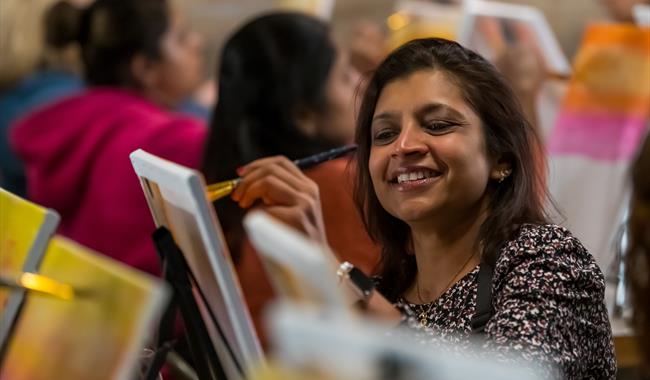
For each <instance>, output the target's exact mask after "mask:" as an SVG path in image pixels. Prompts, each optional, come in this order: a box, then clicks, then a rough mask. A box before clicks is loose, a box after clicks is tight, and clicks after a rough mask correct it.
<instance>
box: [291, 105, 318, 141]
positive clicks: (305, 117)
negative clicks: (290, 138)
mask: <svg viewBox="0 0 650 380" xmlns="http://www.w3.org/2000/svg"><path fill="white" fill-rule="evenodd" d="M316 118H317V115H316V113H315V112H314V111H312V110H308V109H306V108H302V109H300V110H299V111H298V112H297V113H296V127H298V129H299V130H300V132H302V133H303V134H305V135H307V136H309V137H316V136H318V123H317V121H316Z"/></svg>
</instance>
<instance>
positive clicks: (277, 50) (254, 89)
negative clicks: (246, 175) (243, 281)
mask: <svg viewBox="0 0 650 380" xmlns="http://www.w3.org/2000/svg"><path fill="white" fill-rule="evenodd" d="M336 54H337V52H336V48H335V46H334V45H333V42H332V40H331V37H330V33H329V28H328V26H327V25H326V24H325V23H323V22H321V21H319V20H318V19H316V18H313V17H311V16H308V15H304V14H300V13H291V12H287V13H272V14H268V15H265V16H261V17H258V18H256V19H254V20H253V21H251V22H249V23H247V24H246V25H244V26H243V27H242V28H241V29H239V30H238V31H237V32H235V34H234V35H233V36H232V37H230V39H229V40H228V41H227V42H226V44H225V47H224V49H223V52H222V55H221V62H220V70H219V73H218V78H219V96H218V103H217V106H216V109H215V111H214V116H213V119H212V123H211V129H210V134H209V137H208V141H207V144H206V146H205V152H204V159H203V174H204V175H205V177H206V180H207V181H208V182H209V183H213V182H218V181H222V180H226V179H230V178H233V177H236V173H235V169H236V168H237V167H239V166H242V165H245V164H247V163H249V162H251V161H253V160H256V159H258V158H261V157H265V156H273V155H284V156H287V157H288V158H290V159H297V158H301V157H304V156H308V155H311V154H314V153H317V152H320V151H323V150H326V149H330V148H333V147H335V146H337V145H339V144H340V142H339V141H328V140H327V139H325V138H323V137H319V136H317V137H310V136H306V135H305V134H304V133H303V132H302V131H301V130H300V129H299V128H298V126H297V123H296V120H297V118H298V116H299V115H300V113H301V112H309V111H312V112H318V111H321V110H324V109H325V107H326V104H327V103H326V102H327V99H326V94H325V89H326V85H327V81H328V78H329V74H330V71H331V69H332V67H333V65H334V62H335V60H336ZM215 208H216V210H217V215H218V216H219V220H220V222H221V225H222V227H223V229H224V233H225V236H226V239H227V240H228V244H229V246H230V249H231V251H232V253H233V254H234V255H235V257H236V255H237V253H238V252H239V250H240V245H241V241H242V238H243V230H242V227H241V220H242V218H243V215H244V211H243V210H241V209H240V208H239V207H238V206H237V205H236V204H235V203H233V202H232V201H231V200H230V199H223V200H221V201H217V202H216V203H215Z"/></svg>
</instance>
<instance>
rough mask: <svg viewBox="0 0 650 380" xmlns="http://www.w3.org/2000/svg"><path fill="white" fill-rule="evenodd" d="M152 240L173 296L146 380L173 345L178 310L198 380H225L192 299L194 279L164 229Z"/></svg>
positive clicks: (179, 251)
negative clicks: (183, 324)
mask: <svg viewBox="0 0 650 380" xmlns="http://www.w3.org/2000/svg"><path fill="white" fill-rule="evenodd" d="M153 240H154V243H155V245H156V249H157V251H158V254H159V255H160V258H161V262H162V263H163V272H164V277H165V279H166V280H167V282H168V283H169V284H170V285H171V286H172V288H173V291H174V296H173V297H172V300H171V303H170V306H169V307H168V309H167V310H166V312H165V314H164V315H163V318H162V320H161V324H160V331H159V335H158V341H159V347H158V349H156V354H155V356H154V360H153V362H152V365H151V366H150V368H149V370H148V374H147V377H146V378H147V380H149V379H155V378H156V375H157V373H158V372H159V371H160V369H161V367H162V365H163V363H164V362H165V358H166V356H167V353H168V352H169V350H170V348H171V346H172V344H173V343H172V342H173V329H174V321H175V317H176V311H177V309H179V310H180V313H181V316H182V318H183V321H184V323H185V329H186V338H187V343H188V347H189V350H190V354H191V356H192V359H193V360H194V364H195V370H196V373H197V375H198V376H199V378H200V379H201V380H203V379H205V380H227V379H228V377H227V375H226V372H225V371H224V368H223V366H222V364H221V361H220V360H219V357H218V355H217V353H216V351H215V349H214V346H213V345H212V342H211V340H210V336H209V334H208V330H207V328H206V325H205V322H204V321H203V319H202V318H201V313H200V311H199V307H198V304H197V302H196V300H195V299H194V295H193V293H192V284H193V283H194V282H195V281H194V277H193V276H192V273H191V271H190V269H189V267H188V265H187V262H186V261H185V258H184V257H183V254H182V252H181V250H180V248H179V247H178V246H177V245H176V242H174V239H173V237H172V235H171V233H170V232H169V230H167V229H166V228H165V227H159V228H158V229H157V230H156V231H155V232H154V233H153ZM203 301H205V300H203ZM212 319H213V322H215V325H216V327H217V329H218V330H219V333H220V334H221V335H222V337H223V331H221V328H220V326H219V325H218V324H216V319H215V318H214V317H213V318H212ZM224 341H225V340H224ZM228 352H230V353H231V354H232V350H231V349H230V347H228Z"/></svg>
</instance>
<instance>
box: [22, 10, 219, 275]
mask: <svg viewBox="0 0 650 380" xmlns="http://www.w3.org/2000/svg"><path fill="white" fill-rule="evenodd" d="M79 41H80V43H81V55H82V59H83V63H84V68H85V70H84V74H85V80H86V83H87V84H88V85H89V88H88V89H87V90H86V91H84V92H82V93H81V94H79V95H76V96H73V97H70V98H67V99H64V100H62V101H60V102H57V103H54V104H52V105H49V106H47V107H45V108H42V109H40V110H38V111H37V112H35V113H33V114H31V115H29V116H27V117H26V118H25V119H23V120H21V121H20V122H18V123H17V124H16V125H15V127H14V128H13V129H12V131H11V136H10V137H11V142H12V146H13V148H14V150H15V151H16V153H17V154H18V156H19V157H20V158H21V159H22V161H23V162H24V164H25V170H26V177H27V194H28V197H29V198H30V199H31V200H33V201H34V202H36V203H39V204H41V205H43V206H46V207H51V208H53V209H55V210H57V211H58V212H59V213H60V214H61V224H60V229H59V232H60V233H61V234H63V235H65V236H68V237H70V238H72V239H73V240H76V241H78V242H80V243H82V244H84V245H86V246H88V247H90V248H93V249H95V250H97V251H99V252H101V253H104V254H106V255H108V256H110V257H113V258H115V259H117V260H120V261H122V262H124V263H127V264H129V265H131V266H134V267H136V268H139V269H141V270H144V271H147V272H150V273H153V274H158V273H159V269H160V268H159V264H158V259H157V255H156V253H155V250H154V246H153V244H152V243H151V237H150V234H151V232H152V231H153V230H154V225H153V221H152V218H151V214H150V212H149V209H148V207H147V203H146V201H145V198H144V196H143V195H142V190H141V188H140V184H139V181H138V178H137V177H136V176H135V174H134V172H133V168H132V167H131V163H130V161H129V154H130V153H131V152H132V151H134V150H136V149H138V148H142V149H144V150H146V151H148V152H150V153H152V154H155V155H158V156H161V157H163V158H166V159H169V160H171V161H174V162H177V163H180V164H182V165H185V166H189V167H198V166H199V163H200V162H199V161H200V157H201V148H202V146H203V142H204V140H205V135H206V133H207V129H206V128H205V126H204V125H203V124H202V123H201V122H199V121H198V120H195V119H192V118H188V117H182V116H179V115H176V114H174V113H172V112H171V111H170V109H171V108H173V107H174V106H175V105H176V104H177V102H179V101H180V100H181V99H183V98H184V97H186V96H187V95H188V94H189V93H190V92H192V91H193V90H194V88H195V87H196V86H197V85H198V84H199V82H200V80H201V74H202V73H201V71H202V64H203V63H202V62H203V59H202V43H201V40H200V38H199V37H198V35H196V34H195V33H193V32H192V31H190V30H189V29H188V28H187V27H186V26H185V25H184V23H183V19H182V18H181V15H180V14H179V13H178V12H177V11H176V10H174V9H172V8H171V7H170V5H169V4H168V2H167V1H165V0H138V1H132V0H97V1H95V2H94V3H93V4H92V5H90V6H89V7H88V8H87V9H85V10H84V11H83V13H82V15H81V21H80V25H79Z"/></svg>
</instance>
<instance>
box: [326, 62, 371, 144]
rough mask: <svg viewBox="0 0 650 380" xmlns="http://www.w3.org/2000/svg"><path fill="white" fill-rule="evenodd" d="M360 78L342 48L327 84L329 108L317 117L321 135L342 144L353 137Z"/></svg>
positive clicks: (327, 106)
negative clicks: (355, 101)
mask: <svg viewBox="0 0 650 380" xmlns="http://www.w3.org/2000/svg"><path fill="white" fill-rule="evenodd" d="M360 81H361V76H360V75H359V73H358V72H357V70H356V69H355V68H354V67H353V66H352V65H351V64H350V59H349V55H348V54H347V52H345V51H342V50H340V49H339V52H338V54H337V58H336V61H335V62H334V65H333V66H332V69H331V70H330V73H329V77H328V79H327V84H326V85H325V96H326V107H325V109H324V110H323V112H319V114H318V116H317V117H316V120H315V123H316V128H317V130H318V134H319V135H321V136H323V137H325V138H327V139H328V140H330V141H339V142H340V143H342V144H344V143H349V142H351V141H352V140H353V139H354V129H355V123H354V117H355V110H356V108H355V103H354V98H355V93H356V90H357V86H358V85H359V83H360Z"/></svg>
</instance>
